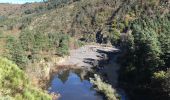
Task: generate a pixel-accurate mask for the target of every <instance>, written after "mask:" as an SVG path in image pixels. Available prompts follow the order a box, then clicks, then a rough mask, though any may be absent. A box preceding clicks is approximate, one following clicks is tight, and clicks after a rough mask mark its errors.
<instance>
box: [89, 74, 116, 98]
mask: <svg viewBox="0 0 170 100" xmlns="http://www.w3.org/2000/svg"><path fill="white" fill-rule="evenodd" d="M90 82H91V83H93V84H94V85H95V86H96V87H97V88H96V89H97V90H98V91H99V92H101V93H103V94H104V95H105V96H106V97H107V100H118V97H119V96H118V94H117V93H116V91H115V90H114V89H113V88H112V86H111V85H109V84H107V83H105V82H103V81H102V80H101V78H100V76H98V75H96V74H95V75H94V78H90Z"/></svg>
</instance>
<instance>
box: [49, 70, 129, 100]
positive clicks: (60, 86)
mask: <svg viewBox="0 0 170 100" xmlns="http://www.w3.org/2000/svg"><path fill="white" fill-rule="evenodd" d="M48 91H49V92H50V93H59V94H60V95H61V97H60V98H59V100H105V98H104V96H103V94H100V93H98V92H97V91H96V90H95V89H94V88H93V85H92V84H91V83H90V81H89V76H88V75H86V72H83V71H82V70H74V71H73V70H67V71H61V72H60V73H58V74H56V75H54V77H53V79H52V81H51V84H50V87H49V89H48ZM117 92H118V94H119V95H120V96H121V100H127V99H126V94H125V92H124V91H123V90H122V89H117Z"/></svg>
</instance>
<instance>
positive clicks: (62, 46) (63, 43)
mask: <svg viewBox="0 0 170 100" xmlns="http://www.w3.org/2000/svg"><path fill="white" fill-rule="evenodd" d="M69 38H70V37H69V36H67V35H63V36H62V37H61V39H60V41H59V46H58V48H57V54H59V55H62V56H63V55H68V54H69V52H68V51H69V40H70V39H69Z"/></svg>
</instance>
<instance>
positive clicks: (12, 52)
mask: <svg viewBox="0 0 170 100" xmlns="http://www.w3.org/2000/svg"><path fill="white" fill-rule="evenodd" d="M7 49H8V56H7V57H8V58H9V59H10V60H12V61H14V62H15V63H16V64H17V65H19V66H24V65H26V63H27V60H28V59H27V56H26V54H25V51H24V49H23V48H22V46H21V44H20V42H19V41H17V40H16V38H15V37H7ZM21 68H23V67H21Z"/></svg>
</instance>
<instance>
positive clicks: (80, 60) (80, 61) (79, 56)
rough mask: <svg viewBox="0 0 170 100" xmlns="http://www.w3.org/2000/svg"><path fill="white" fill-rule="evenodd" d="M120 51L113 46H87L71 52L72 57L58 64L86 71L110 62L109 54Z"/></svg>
mask: <svg viewBox="0 0 170 100" xmlns="http://www.w3.org/2000/svg"><path fill="white" fill-rule="evenodd" d="M114 51H118V49H116V48H113V47H112V46H106V45H85V46H83V47H81V48H78V49H75V50H71V51H70V56H69V57H68V58H66V59H65V61H62V62H60V63H58V65H59V66H76V67H82V68H86V69H90V68H91V67H95V66H98V65H99V62H100V61H106V60H108V59H109V58H108V55H107V53H108V52H114Z"/></svg>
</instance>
